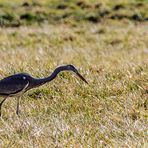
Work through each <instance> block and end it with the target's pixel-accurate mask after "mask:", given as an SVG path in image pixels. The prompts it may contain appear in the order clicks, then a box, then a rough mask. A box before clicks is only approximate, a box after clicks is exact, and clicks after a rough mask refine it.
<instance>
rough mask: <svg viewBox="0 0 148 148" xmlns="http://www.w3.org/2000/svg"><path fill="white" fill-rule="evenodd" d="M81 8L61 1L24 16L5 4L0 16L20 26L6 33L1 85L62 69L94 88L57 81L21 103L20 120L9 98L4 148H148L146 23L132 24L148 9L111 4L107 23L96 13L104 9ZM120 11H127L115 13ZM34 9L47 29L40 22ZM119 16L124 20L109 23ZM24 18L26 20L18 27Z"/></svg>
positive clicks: (1, 124)
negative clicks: (71, 66)
mask: <svg viewBox="0 0 148 148" xmlns="http://www.w3.org/2000/svg"><path fill="white" fill-rule="evenodd" d="M49 2H50V4H49ZM77 2H78V1H62V4H63V6H62V7H68V8H66V10H65V9H57V6H59V3H58V1H42V3H40V5H36V6H34V5H33V6H32V5H31V9H30V10H29V11H26V10H25V9H24V8H22V6H21V3H20V2H19V1H18V2H17V1H15V2H12V3H7V1H5V2H4V1H0V4H1V5H2V6H1V7H2V9H1V10H0V11H1V13H0V14H2V13H3V14H4V15H6V14H9V15H8V16H9V17H8V16H7V18H9V19H11V17H12V16H14V17H13V18H17V19H18V22H19V25H18V26H17V25H16V24H15V23H14V22H13V21H16V20H15V19H13V21H12V22H9V21H8V23H7V24H5V23H4V24H3V26H2V27H1V28H0V34H1V36H0V45H1V46H0V59H1V60H0V78H1V79H2V78H4V77H5V76H8V75H11V74H14V73H18V72H27V73H29V74H31V75H33V76H34V77H44V76H47V75H49V74H50V73H51V72H52V71H53V70H54V68H55V67H56V66H58V65H61V64H74V65H75V66H76V67H78V68H79V71H80V73H81V74H82V75H84V77H85V78H86V79H87V81H88V82H89V85H86V84H84V83H83V82H82V81H81V80H79V79H78V78H76V77H75V76H74V74H72V73H67V72H63V73H61V74H59V76H58V77H57V78H56V80H54V81H52V82H51V83H49V84H47V85H44V86H42V87H39V88H37V89H33V90H30V91H28V93H26V94H25V95H24V96H23V97H22V100H21V104H20V105H21V115H20V118H18V117H17V115H16V114H15V110H16V99H15V98H9V99H8V100H7V101H6V102H5V103H4V106H3V108H2V118H1V119H0V147H148V140H147V137H148V99H147V98H148V77H147V76H148V58H147V57H148V46H147V41H148V36H147V34H148V28H147V25H148V23H147V21H146V20H144V19H145V18H146V17H143V20H140V21H139V20H138V19H135V20H134V19H132V18H131V16H133V15H134V14H133V12H135V11H131V9H132V10H137V7H136V6H135V5H137V3H138V4H139V3H142V4H144V5H142V4H139V5H140V8H139V9H140V10H141V11H142V12H143V14H144V15H145V16H146V15H147V11H146V8H147V1H141V2H140V1H132V2H129V1H119V2H118V3H114V2H115V1H112V2H110V1H109V0H106V1H104V2H102V3H103V6H102V8H103V9H105V10H108V13H107V14H106V16H104V17H102V16H100V15H98V13H97V11H98V12H100V11H104V10H102V8H101V9H94V5H96V3H99V2H101V1H99V2H98V1H96V0H94V3H92V2H90V1H88V0H86V1H83V5H84V4H85V8H80V6H77V5H76V3H77ZM79 2H80V1H79ZM32 3H33V2H31V1H30V4H32ZM36 3H37V2H36ZM38 3H39V2H38ZM14 4H15V5H16V6H18V8H17V10H16V11H13V13H11V12H12V10H13V9H12V7H13V6H14ZM117 4H123V5H124V9H119V10H118V11H117V12H116V11H113V10H112V9H113V8H115V5H117ZM89 5H91V7H89ZM86 6H87V7H86ZM48 7H50V9H47V8H48ZM60 7H61V6H60ZM36 9H38V10H40V11H42V12H44V15H43V17H45V20H46V21H47V22H46V21H45V22H44V21H43V22H42V21H41V22H40V21H39V20H38V17H39V16H38V15H37V14H36V13H35V11H36ZM139 9H138V10H139ZM4 10H5V11H4ZM8 12H9V13H8ZM87 12H90V13H87ZM118 12H119V13H118ZM130 12H131V13H130ZM115 13H117V14H118V15H119V14H122V15H123V16H125V18H123V19H120V18H118V17H117V18H115V19H114V18H111V16H113V15H114V14H115ZM136 13H137V11H136ZM22 14H28V15H29V16H28V19H24V20H20V19H19V16H21V15H22ZM47 14H50V15H47ZM65 14H66V15H67V16H66V17H64V18H63V19H62V20H61V19H60V17H61V16H63V15H65ZM96 14H97V17H99V19H98V18H97V19H96V18H95V17H96ZM144 15H143V16H144ZM49 16H50V17H49ZM51 16H52V17H51ZM127 16H128V17H127ZM78 18H79V19H78ZM5 19H6V18H5ZM95 19H96V20H97V21H95ZM92 20H94V21H92ZM12 23H13V24H12ZM14 24H15V25H14Z"/></svg>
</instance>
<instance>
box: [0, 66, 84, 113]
mask: <svg viewBox="0 0 148 148" xmlns="http://www.w3.org/2000/svg"><path fill="white" fill-rule="evenodd" d="M61 71H73V72H74V73H75V74H76V75H77V76H79V78H81V79H82V80H83V81H84V82H86V83H87V81H86V80H85V79H84V78H83V77H82V75H80V73H79V72H78V70H77V69H76V68H75V67H74V66H73V65H65V66H59V67H57V68H56V69H55V70H54V71H53V73H52V74H51V75H50V76H49V77H46V78H41V79H37V78H34V77H32V76H30V75H29V74H27V73H19V74H14V75H11V76H8V77H6V78H4V79H2V80H0V96H3V97H4V99H3V100H2V102H1V103H0V116H1V107H2V104H3V103H4V101H5V100H6V99H7V98H8V97H13V96H17V97H18V99H17V110H16V113H17V115H18V114H19V98H20V96H21V95H22V94H23V93H25V92H26V91H28V90H30V89H32V88H35V87H38V86H41V85H43V84H45V83H47V82H50V81H52V80H53V79H55V78H56V76H57V74H58V73H59V72H61Z"/></svg>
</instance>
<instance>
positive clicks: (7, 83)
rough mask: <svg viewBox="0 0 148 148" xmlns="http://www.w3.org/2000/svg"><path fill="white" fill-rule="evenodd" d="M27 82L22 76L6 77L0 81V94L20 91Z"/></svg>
mask: <svg viewBox="0 0 148 148" xmlns="http://www.w3.org/2000/svg"><path fill="white" fill-rule="evenodd" d="M28 84H29V82H28V81H27V80H24V79H22V77H20V78H19V77H8V78H5V79H3V80H1V81H0V95H10V94H15V93H18V92H20V91H21V90H23V89H25V88H26V87H27V86H28Z"/></svg>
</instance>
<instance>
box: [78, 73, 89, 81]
mask: <svg viewBox="0 0 148 148" xmlns="http://www.w3.org/2000/svg"><path fill="white" fill-rule="evenodd" d="M76 74H77V75H78V77H79V78H80V79H81V80H83V81H84V82H85V83H87V84H88V82H87V81H86V80H85V79H84V77H83V76H82V75H81V74H80V73H78V72H77V73H76Z"/></svg>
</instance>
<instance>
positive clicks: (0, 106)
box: [0, 97, 7, 117]
mask: <svg viewBox="0 0 148 148" xmlns="http://www.w3.org/2000/svg"><path fill="white" fill-rule="evenodd" d="M6 99H7V97H5V98H4V99H3V100H2V102H1V103H0V117H1V108H2V105H3V103H4V101H5V100H6Z"/></svg>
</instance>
